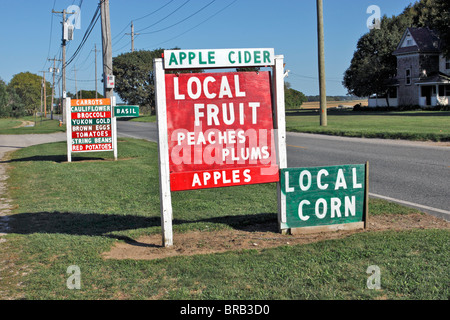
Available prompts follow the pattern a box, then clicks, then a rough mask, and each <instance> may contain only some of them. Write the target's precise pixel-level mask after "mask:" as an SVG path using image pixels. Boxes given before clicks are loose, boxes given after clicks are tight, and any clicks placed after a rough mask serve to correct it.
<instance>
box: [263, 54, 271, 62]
mask: <svg viewBox="0 0 450 320" xmlns="http://www.w3.org/2000/svg"><path fill="white" fill-rule="evenodd" d="M264 63H268V64H270V63H271V61H270V52H269V51H264Z"/></svg>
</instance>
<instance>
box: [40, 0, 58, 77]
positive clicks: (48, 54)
mask: <svg viewBox="0 0 450 320" xmlns="http://www.w3.org/2000/svg"><path fill="white" fill-rule="evenodd" d="M55 5H56V0H54V1H53V8H52V11H53V10H54V9H55ZM52 36H53V13H52V16H51V20H50V38H49V41H48V51H47V57H46V58H45V63H44V66H43V67H42V70H45V66H46V65H47V62H48V60H47V59H48V58H49V57H50V48H51V46H52Z"/></svg>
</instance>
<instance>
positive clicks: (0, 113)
mask: <svg viewBox="0 0 450 320" xmlns="http://www.w3.org/2000/svg"><path fill="white" fill-rule="evenodd" d="M7 88H8V87H7V86H6V83H5V81H3V80H2V79H0V118H5V117H9V116H10V112H11V108H10V106H9V103H8V100H9V95H8V91H7Z"/></svg>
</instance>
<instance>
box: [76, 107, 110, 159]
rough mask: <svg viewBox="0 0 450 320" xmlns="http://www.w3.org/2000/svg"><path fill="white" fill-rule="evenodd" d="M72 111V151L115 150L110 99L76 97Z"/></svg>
mask: <svg viewBox="0 0 450 320" xmlns="http://www.w3.org/2000/svg"><path fill="white" fill-rule="evenodd" d="M70 111H71V113H70V117H71V145H72V148H71V151H72V152H89V151H111V150H113V138H112V106H111V101H110V99H74V100H71V107H70Z"/></svg>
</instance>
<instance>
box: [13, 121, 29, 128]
mask: <svg viewBox="0 0 450 320" xmlns="http://www.w3.org/2000/svg"><path fill="white" fill-rule="evenodd" d="M21 127H34V121H22V123H21V124H19V125H18V126H15V127H13V129H16V128H21Z"/></svg>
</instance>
